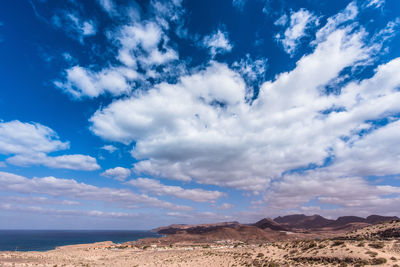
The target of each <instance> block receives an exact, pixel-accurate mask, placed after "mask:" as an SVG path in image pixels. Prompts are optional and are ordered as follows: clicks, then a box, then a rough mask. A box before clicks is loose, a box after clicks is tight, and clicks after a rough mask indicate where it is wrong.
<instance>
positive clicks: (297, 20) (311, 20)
mask: <svg viewBox="0 0 400 267" xmlns="http://www.w3.org/2000/svg"><path fill="white" fill-rule="evenodd" d="M286 20H287V18H286V17H285V15H283V16H282V17H280V18H279V19H278V20H277V21H276V22H275V25H282V26H283V25H285V24H286ZM317 24H318V18H317V17H316V16H314V15H313V14H312V13H311V12H309V11H308V10H306V9H304V8H302V9H300V10H299V11H297V12H292V14H291V15H290V25H289V27H288V28H287V29H286V30H285V32H284V33H283V34H280V33H279V34H277V35H276V39H277V40H278V41H279V42H281V43H282V45H283V49H284V50H285V51H286V52H287V53H288V54H290V55H293V54H294V52H295V51H296V48H297V46H298V45H299V43H300V40H301V38H303V37H304V36H306V35H307V33H306V30H307V29H308V28H309V27H311V26H312V25H317Z"/></svg>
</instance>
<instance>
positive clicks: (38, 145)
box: [0, 120, 100, 170]
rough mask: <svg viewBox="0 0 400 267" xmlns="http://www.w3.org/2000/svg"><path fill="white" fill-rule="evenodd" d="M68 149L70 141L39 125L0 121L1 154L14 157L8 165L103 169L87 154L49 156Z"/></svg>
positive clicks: (9, 159) (8, 159)
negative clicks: (60, 138)
mask: <svg viewBox="0 0 400 267" xmlns="http://www.w3.org/2000/svg"><path fill="white" fill-rule="evenodd" d="M68 148H69V143H68V142H62V141H60V140H59V137H58V135H57V134H56V133H55V132H54V131H53V130H52V129H50V128H49V127H46V126H44V125H41V124H39V123H23V122H20V121H17V120H15V121H10V122H0V154H4V155H13V156H11V157H9V158H7V159H6V161H7V163H10V164H14V165H19V166H30V165H44V166H47V167H50V168H63V169H72V170H97V169H99V168H100V166H99V165H98V164H97V161H96V159H95V158H93V157H91V156H87V155H80V154H74V155H61V156H48V155H47V154H48V153H50V152H54V151H59V150H65V149H68Z"/></svg>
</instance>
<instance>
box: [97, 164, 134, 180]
mask: <svg viewBox="0 0 400 267" xmlns="http://www.w3.org/2000/svg"><path fill="white" fill-rule="evenodd" d="M101 175H102V176H105V177H109V178H114V179H115V180H118V181H124V180H125V179H126V178H128V177H129V176H130V175H131V170H129V169H127V168H122V167H115V168H113V169H108V170H106V171H104V172H103V173H102V174H101Z"/></svg>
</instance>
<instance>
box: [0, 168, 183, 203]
mask: <svg viewBox="0 0 400 267" xmlns="http://www.w3.org/2000/svg"><path fill="white" fill-rule="evenodd" d="M0 185H1V186H0V191H3V192H9V193H10V192H15V193H21V194H42V195H47V196H53V197H65V198H69V199H74V200H75V199H77V200H88V201H101V202H106V203H113V204H116V205H118V206H120V207H125V208H129V207H130V206H132V205H135V204H140V205H144V206H148V207H155V208H160V209H171V210H191V208H190V207H187V206H180V205H175V204H172V203H170V202H166V201H161V200H159V199H157V198H154V197H149V196H147V195H144V194H140V195H139V194H135V193H133V192H132V191H130V190H127V189H114V188H108V187H97V186H94V185H88V184H85V183H79V182H77V181H76V180H73V179H61V178H55V177H43V178H37V177H35V178H32V179H28V178H26V177H23V176H19V175H15V174H12V173H8V172H0Z"/></svg>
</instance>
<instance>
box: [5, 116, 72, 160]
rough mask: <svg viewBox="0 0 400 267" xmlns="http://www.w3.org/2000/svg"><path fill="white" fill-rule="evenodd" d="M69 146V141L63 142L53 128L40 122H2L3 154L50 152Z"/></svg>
mask: <svg viewBox="0 0 400 267" xmlns="http://www.w3.org/2000/svg"><path fill="white" fill-rule="evenodd" d="M68 148H69V143H68V142H61V141H60V140H59V137H58V136H57V134H56V133H55V132H54V131H53V130H52V129H50V128H49V127H46V126H44V125H41V124H39V123H23V122H20V121H17V120H15V121H10V122H0V153H1V154H23V153H32V152H45V153H48V152H53V151H57V150H64V149H68Z"/></svg>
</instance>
